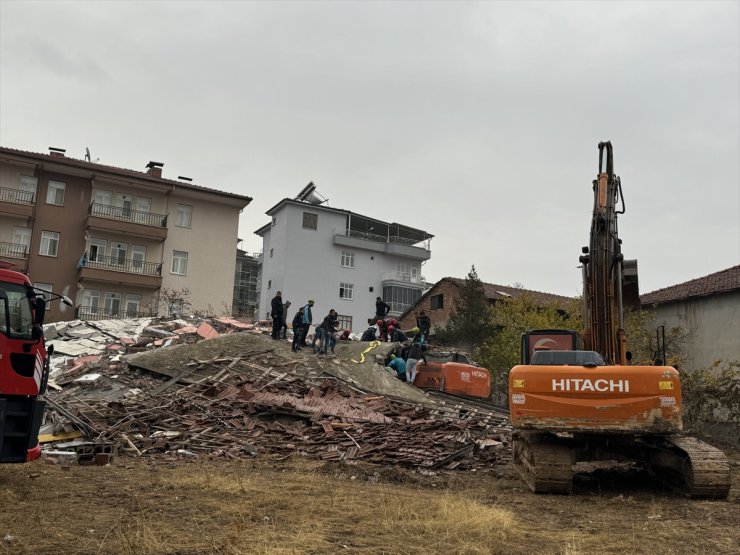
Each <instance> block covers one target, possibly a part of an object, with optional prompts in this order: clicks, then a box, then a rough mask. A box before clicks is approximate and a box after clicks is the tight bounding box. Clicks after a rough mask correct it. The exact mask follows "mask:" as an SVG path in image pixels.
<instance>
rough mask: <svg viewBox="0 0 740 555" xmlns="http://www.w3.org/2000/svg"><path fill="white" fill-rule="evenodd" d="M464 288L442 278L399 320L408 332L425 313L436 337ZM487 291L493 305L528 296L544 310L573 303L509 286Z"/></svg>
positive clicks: (488, 287) (489, 287) (455, 280)
mask: <svg viewBox="0 0 740 555" xmlns="http://www.w3.org/2000/svg"><path fill="white" fill-rule="evenodd" d="M463 287H465V280H464V279H460V278H453V277H445V278H442V279H441V280H439V281H438V282H437V283H435V284H434V285H433V286H432V287H431V288H429V290H427V291H426V292H425V293H424V295H423V296H422V297H421V298H420V299H419V300H418V301H417V302H416V303H415V304H414V305H413V306H411V307H409V309H408V310H406V312H404V314H403V315H401V317H400V318H399V319H398V321H399V323H400V325H401V328H402V329H404V330H407V329H411V328H413V327H414V326H416V318H417V317H418V316H419V314H420V313H421V312H422V311H424V313H425V314H426V315H427V316H429V319H430V321H431V324H432V326H431V330H430V335H434V332H435V330H437V329H440V328H444V327H445V326H446V325H447V321H448V320H449V319H450V314H451V313H452V312H453V310H454V309H455V301H456V300H457V299H459V298H460V294H461V291H462V288H463ZM483 291H484V294H485V296H486V300H487V301H488V304H489V305H493V304H494V303H496V301H498V300H499V299H503V298H505V297H514V298H516V297H519V296H520V295H523V294H525V293H528V294H530V295H532V296H533V298H534V299H535V301H536V302H537V303H539V304H541V305H542V306H547V305H553V304H554V305H555V306H562V307H566V306H567V305H568V303H570V302H571V301H572V299H569V298H568V297H563V296H561V295H553V294H551V293H541V292H540V291H530V290H528V289H522V288H519V287H510V286H508V285H496V284H494V283H483Z"/></svg>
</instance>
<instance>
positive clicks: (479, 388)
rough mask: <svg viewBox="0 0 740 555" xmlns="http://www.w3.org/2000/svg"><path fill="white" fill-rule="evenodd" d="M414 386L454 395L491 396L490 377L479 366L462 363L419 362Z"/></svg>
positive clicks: (430, 359)
mask: <svg viewBox="0 0 740 555" xmlns="http://www.w3.org/2000/svg"><path fill="white" fill-rule="evenodd" d="M416 369H417V374H416V379H414V385H415V386H416V387H418V388H420V389H434V390H437V391H444V392H446V393H452V394H454V395H463V396H465V397H475V398H478V399H488V397H490V395H491V375H490V374H489V373H488V370H486V369H485V368H481V367H480V366H473V365H472V364H467V363H464V362H444V361H435V360H434V359H433V358H432V357H429V362H427V363H424V361H419V365H418V366H417V367H416Z"/></svg>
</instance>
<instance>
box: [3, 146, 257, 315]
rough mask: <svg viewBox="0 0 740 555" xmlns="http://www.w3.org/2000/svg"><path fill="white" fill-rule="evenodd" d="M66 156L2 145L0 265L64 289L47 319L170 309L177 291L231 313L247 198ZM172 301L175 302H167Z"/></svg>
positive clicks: (151, 170) (203, 307) (194, 304)
mask: <svg viewBox="0 0 740 555" xmlns="http://www.w3.org/2000/svg"><path fill="white" fill-rule="evenodd" d="M146 168H147V169H146V171H141V172H140V171H134V170H128V169H123V168H117V167H113V166H107V165H103V164H98V163H94V162H90V161H89V160H88V159H86V160H80V159H75V158H70V157H68V156H66V152H65V151H64V150H63V149H57V148H50V152H49V153H48V154H46V153H35V152H26V151H21V150H16V149H11V148H6V147H0V264H3V265H5V266H11V267H12V268H13V269H16V270H19V271H21V272H24V273H26V274H28V275H29V277H30V278H31V280H32V282H33V283H34V284H35V285H36V286H37V287H39V288H41V289H44V290H47V291H53V292H54V293H59V294H62V295H66V296H68V297H70V298H71V299H72V300H73V301H74V304H75V306H74V308H69V307H66V306H64V305H62V304H61V303H51V305H50V312H49V316H48V320H47V321H51V322H55V321H65V320H72V319H74V318H84V319H99V318H117V317H136V316H156V315H166V314H167V313H168V312H169V311H173V310H177V309H178V308H182V307H181V306H178V305H179V304H181V303H180V301H178V300H177V297H178V295H177V294H175V295H170V302H162V301H161V297H162V295H161V293H163V292H167V291H169V292H176V293H185V292H189V295H185V294H183V295H180V297H181V300H182V301H189V302H190V305H191V306H190V308H191V310H194V311H203V312H211V313H218V314H228V313H230V312H231V305H232V301H233V293H234V275H235V264H236V258H235V253H236V244H237V229H238V219H239V213H240V212H241V210H243V209H244V208H245V207H246V206H247V205H248V204H249V202H250V201H251V200H252V199H251V198H250V197H247V196H243V195H236V194H232V193H226V192H222V191H217V190H215V189H210V188H206V187H201V186H198V185H195V184H193V183H192V181H191V180H190V179H189V178H185V177H179V178H178V180H172V179H165V178H163V177H162V168H163V164H162V163H159V162H149V163H148V164H147V165H146ZM173 299H174V300H173Z"/></svg>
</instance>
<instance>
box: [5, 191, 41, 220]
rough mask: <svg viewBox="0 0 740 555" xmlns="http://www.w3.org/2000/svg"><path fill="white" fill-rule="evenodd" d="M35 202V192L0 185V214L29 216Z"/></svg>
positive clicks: (31, 214) (31, 213)
mask: <svg viewBox="0 0 740 555" xmlns="http://www.w3.org/2000/svg"><path fill="white" fill-rule="evenodd" d="M35 204H36V193H33V192H31V191H21V190H20V189H9V188H8V187H0V214H7V215H10V216H19V217H22V218H30V217H31V216H33V207H34V206H35Z"/></svg>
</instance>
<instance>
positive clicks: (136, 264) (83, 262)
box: [80, 253, 162, 276]
mask: <svg viewBox="0 0 740 555" xmlns="http://www.w3.org/2000/svg"><path fill="white" fill-rule="evenodd" d="M80 267H81V268H84V267H87V268H98V269H101V270H112V271H114V272H126V273H129V274H142V275H145V276H161V275H162V264H161V263H159V262H144V261H143V260H137V259H134V258H121V257H118V256H99V255H95V256H94V257H90V255H89V254H88V253H85V254H84V255H83V257H82V258H81V259H80Z"/></svg>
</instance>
